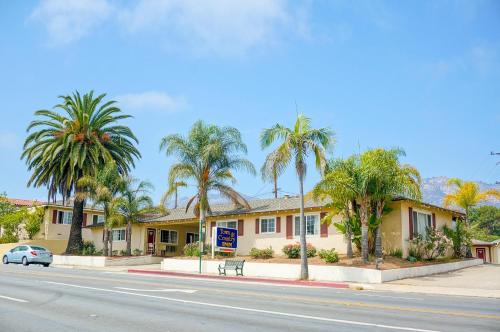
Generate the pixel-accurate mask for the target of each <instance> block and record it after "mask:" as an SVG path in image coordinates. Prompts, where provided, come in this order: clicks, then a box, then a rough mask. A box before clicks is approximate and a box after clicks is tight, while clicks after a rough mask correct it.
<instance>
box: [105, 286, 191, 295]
mask: <svg viewBox="0 0 500 332" xmlns="http://www.w3.org/2000/svg"><path fill="white" fill-rule="evenodd" d="M114 288H116V289H121V290H128V291H134V292H165V293H175V292H177V293H187V294H193V293H196V292H197V291H196V290H194V289H178V288H162V289H137V288H127V287H114Z"/></svg>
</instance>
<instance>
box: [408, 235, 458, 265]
mask: <svg viewBox="0 0 500 332" xmlns="http://www.w3.org/2000/svg"><path fill="white" fill-rule="evenodd" d="M451 245H452V242H451V240H450V239H448V237H446V236H445V235H444V234H443V232H441V231H438V230H435V229H433V228H429V229H428V230H427V234H426V235H425V236H423V235H420V234H419V235H417V236H416V237H415V238H414V239H413V240H411V243H410V249H409V255H410V256H412V257H415V258H416V259H427V260H434V259H436V258H437V257H439V256H443V255H444V254H446V251H447V250H448V248H450V247H451Z"/></svg>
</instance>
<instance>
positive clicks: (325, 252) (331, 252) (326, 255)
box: [318, 248, 339, 263]
mask: <svg viewBox="0 0 500 332" xmlns="http://www.w3.org/2000/svg"><path fill="white" fill-rule="evenodd" d="M318 256H319V258H321V259H322V260H324V261H325V262H327V263H337V262H338V261H339V254H338V253H337V252H336V251H335V248H332V249H321V250H320V251H319V252H318Z"/></svg>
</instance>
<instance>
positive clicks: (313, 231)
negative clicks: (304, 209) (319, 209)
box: [295, 214, 319, 236]
mask: <svg viewBox="0 0 500 332" xmlns="http://www.w3.org/2000/svg"><path fill="white" fill-rule="evenodd" d="M304 217H305V221H306V235H317V234H318V233H319V216H318V215H315V214H314V215H305V216H304ZM299 235H300V216H295V236H299Z"/></svg>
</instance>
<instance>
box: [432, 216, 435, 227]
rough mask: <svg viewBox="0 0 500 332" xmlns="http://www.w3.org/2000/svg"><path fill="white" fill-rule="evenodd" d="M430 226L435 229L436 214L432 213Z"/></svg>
mask: <svg viewBox="0 0 500 332" xmlns="http://www.w3.org/2000/svg"><path fill="white" fill-rule="evenodd" d="M432 228H433V229H436V214H435V213H433V214H432Z"/></svg>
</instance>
